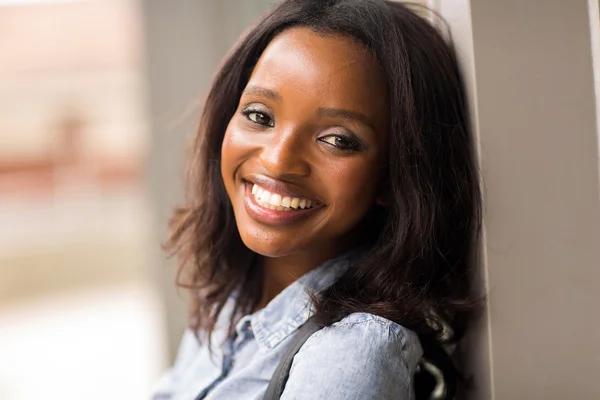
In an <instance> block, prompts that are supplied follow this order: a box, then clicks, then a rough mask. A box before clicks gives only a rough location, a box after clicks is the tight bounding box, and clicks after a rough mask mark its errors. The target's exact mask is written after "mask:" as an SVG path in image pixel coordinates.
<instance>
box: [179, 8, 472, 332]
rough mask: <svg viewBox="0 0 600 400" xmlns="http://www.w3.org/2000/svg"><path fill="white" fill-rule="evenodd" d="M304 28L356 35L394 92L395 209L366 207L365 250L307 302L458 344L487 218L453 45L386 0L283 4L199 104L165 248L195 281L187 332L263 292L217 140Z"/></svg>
mask: <svg viewBox="0 0 600 400" xmlns="http://www.w3.org/2000/svg"><path fill="white" fill-rule="evenodd" d="M295 26H303V27H307V28H309V29H312V30H313V31H314V32H316V33H318V34H323V35H328V34H338V35H339V34H341V35H346V36H349V37H352V38H354V39H357V40H358V41H360V42H362V43H363V44H364V45H365V46H366V48H368V49H369V50H370V51H371V52H372V53H373V55H374V56H375V57H376V59H377V61H378V63H379V64H380V66H381V68H382V70H383V72H384V74H385V76H386V78H387V87H388V97H389V107H390V110H389V115H390V121H389V153H388V155H387V160H385V162H386V166H387V171H386V177H387V180H386V182H387V184H388V186H389V188H388V191H389V193H390V196H389V199H390V204H389V205H388V206H387V207H385V208H382V207H375V208H374V210H373V211H372V213H370V214H369V230H370V238H371V241H372V243H371V245H370V246H369V247H368V248H369V250H368V251H367V252H366V253H365V254H364V256H363V257H361V258H360V259H357V260H356V265H355V266H354V267H353V268H350V270H349V271H348V272H347V273H346V274H345V275H344V276H343V277H342V278H341V279H340V280H339V281H337V282H336V283H334V284H333V285H332V286H331V287H330V288H329V289H327V290H326V291H324V292H323V293H319V295H318V296H317V297H315V305H314V306H315V309H316V315H317V317H318V318H319V319H320V321H321V322H322V323H323V324H330V323H332V322H333V321H335V320H337V319H339V318H342V317H343V316H345V315H348V314H350V313H353V312H368V313H372V314H376V315H380V316H382V317H385V318H387V319H390V320H392V321H395V322H397V323H399V324H401V325H403V326H405V327H407V328H409V329H412V330H414V331H415V332H417V333H418V334H419V335H421V336H422V337H428V338H431V339H432V340H435V341H437V342H440V341H452V340H458V339H460V338H461V337H462V335H463V333H464V332H465V329H466V328H467V325H468V322H469V319H470V317H471V315H472V312H473V310H474V309H476V307H477V304H478V297H477V296H476V294H475V293H474V292H473V291H472V288H471V283H470V279H469V276H470V273H469V259H470V257H469V256H470V253H471V250H472V249H473V245H474V234H476V233H477V232H478V229H479V225H480V219H481V198H480V190H479V177H478V173H477V167H476V163H475V160H474V145H473V140H472V137H471V132H470V129H469V120H468V115H467V103H466V99H465V93H464V87H463V81H462V77H461V73H460V71H459V67H458V63H457V60H456V54H455V52H454V49H453V46H452V44H451V43H449V41H447V40H446V39H445V38H444V37H443V35H442V34H441V33H440V32H439V31H438V29H436V27H435V26H433V25H432V24H431V23H430V22H429V21H428V20H427V19H425V18H423V17H422V16H420V15H419V14H418V13H417V12H415V11H414V10H413V9H411V8H410V7H408V6H406V5H403V4H400V3H397V2H392V1H383V0H287V1H283V2H282V3H280V4H279V5H277V6H276V7H275V8H273V10H272V11H271V12H269V13H268V14H266V15H265V16H264V17H263V18H262V20H261V21H259V22H258V24H257V25H256V26H254V27H253V28H252V29H251V30H250V31H249V32H248V33H247V34H246V36H245V37H243V38H242V39H241V40H240V41H239V42H238V44H237V46H236V47H235V48H234V49H233V50H232V51H231V52H230V54H229V55H228V56H227V58H226V60H225V61H224V63H223V64H222V66H221V68H220V70H219V71H218V73H217V75H216V78H215V80H214V82H213V85H212V89H211V90H210V93H209V95H208V97H207V99H206V103H205V108H204V112H203V115H202V119H201V123H200V128H199V131H198V135H197V139H196V143H195V147H194V153H193V155H192V159H191V164H190V169H189V187H188V199H187V203H186V204H185V205H184V207H182V208H180V209H178V210H177V211H176V212H175V215H174V218H173V221H172V222H173V223H172V233H171V237H170V240H169V242H168V246H167V247H168V248H170V249H171V250H173V251H174V252H177V253H178V254H179V255H180V256H181V257H182V260H181V269H180V283H181V284H182V285H183V286H185V287H187V288H189V289H191V294H192V302H191V313H192V317H193V318H192V319H191V326H192V328H194V329H195V330H198V329H201V330H203V331H204V332H207V333H209V334H210V332H211V331H212V329H213V327H214V323H215V321H216V318H217V317H218V315H219V313H220V312H221V310H222V307H223V305H224V303H225V301H226V299H227V298H228V297H229V296H230V294H231V293H232V291H233V290H234V289H235V288H238V290H239V292H238V295H237V297H236V298H237V304H236V310H235V312H234V314H233V315H232V317H231V318H232V320H231V324H232V326H233V324H234V323H235V321H234V320H233V318H234V315H239V313H240V312H242V313H247V312H250V311H251V310H252V308H253V307H254V306H255V305H256V303H257V302H258V300H259V299H260V290H261V283H262V279H261V272H260V271H259V270H258V267H257V266H256V265H257V264H256V263H253V262H251V260H252V257H253V254H252V252H251V251H250V250H248V249H247V248H246V247H245V246H244V245H243V243H242V241H241V238H240V235H239V233H238V231H237V228H236V224H235V220H234V216H233V210H232V206H231V203H230V201H229V199H228V197H227V193H226V191H225V188H224V184H223V181H222V178H221V174H220V158H221V155H220V154H221V144H222V141H223V136H224V134H225V130H226V127H227V125H228V123H229V120H230V119H231V118H232V116H233V115H234V113H235V110H236V109H237V106H238V102H239V100H240V96H241V93H242V91H243V89H244V88H245V86H246V84H247V82H248V79H249V77H250V75H251V73H252V71H253V68H254V66H255V64H256V62H257V61H258V59H259V57H260V56H261V54H262V52H263V51H264V49H265V48H266V47H267V45H268V44H269V42H270V41H271V40H272V39H273V38H274V37H275V36H276V35H277V34H279V33H281V32H282V31H284V30H286V29H288V28H291V27H295Z"/></svg>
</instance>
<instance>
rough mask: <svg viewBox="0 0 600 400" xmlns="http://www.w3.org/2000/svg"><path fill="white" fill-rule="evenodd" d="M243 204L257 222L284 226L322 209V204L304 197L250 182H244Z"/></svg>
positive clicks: (308, 216)
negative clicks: (269, 189)
mask: <svg viewBox="0 0 600 400" xmlns="http://www.w3.org/2000/svg"><path fill="white" fill-rule="evenodd" d="M244 187H245V196H244V206H245V208H246V212H247V213H248V215H249V216H250V217H251V218H252V219H254V220H255V221H257V222H260V223H262V224H266V225H271V226H286V225H289V224H293V223H296V222H300V221H302V220H305V219H306V218H310V217H311V216H312V215H314V214H315V213H319V212H320V211H321V210H323V209H324V206H323V204H321V203H317V202H315V201H312V200H309V199H307V198H305V197H292V196H284V195H282V194H281V193H273V192H270V191H268V190H266V189H265V188H262V187H260V186H259V185H257V184H255V183H252V182H245V184H244Z"/></svg>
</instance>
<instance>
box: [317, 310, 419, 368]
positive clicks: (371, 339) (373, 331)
mask: <svg viewBox="0 0 600 400" xmlns="http://www.w3.org/2000/svg"><path fill="white" fill-rule="evenodd" d="M330 341H335V342H336V343H339V345H340V346H344V347H346V355H347V356H348V355H351V353H352V352H363V351H369V352H373V353H379V352H381V353H383V354H388V355H391V354H394V355H398V356H401V358H402V359H403V360H404V361H406V362H407V363H408V364H409V365H416V364H417V363H418V361H419V359H420V358H421V355H422V350H421V345H420V342H419V338H418V336H417V334H416V333H415V332H413V331H411V330H410V329H407V328H405V327H404V326H402V325H400V324H398V323H396V322H394V321H391V320H389V319H386V318H383V317H380V316H378V315H374V314H370V313H364V312H357V313H352V314H350V315H348V316H346V317H345V318H343V319H342V320H340V321H338V322H336V323H334V324H332V325H331V326H328V327H325V328H323V329H321V330H319V331H317V332H316V333H315V334H314V335H313V336H312V337H311V338H309V340H308V341H307V342H306V345H307V348H310V347H321V346H320V345H322V344H325V342H330Z"/></svg>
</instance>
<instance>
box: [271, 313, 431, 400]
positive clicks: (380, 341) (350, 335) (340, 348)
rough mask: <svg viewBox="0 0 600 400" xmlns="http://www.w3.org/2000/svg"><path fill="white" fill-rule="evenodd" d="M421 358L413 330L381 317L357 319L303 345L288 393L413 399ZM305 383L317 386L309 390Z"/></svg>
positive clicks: (360, 316)
mask: <svg viewBox="0 0 600 400" xmlns="http://www.w3.org/2000/svg"><path fill="white" fill-rule="evenodd" d="M421 355H422V351H421V346H420V344H419V339H418V337H417V335H416V334H415V333H414V332H412V331H411V330H409V329H407V328H405V327H403V326H402V325H399V324H397V323H395V322H393V321H390V320H388V319H385V318H382V317H379V316H377V315H373V314H369V313H353V314H350V315H348V316H347V317H345V318H344V319H342V320H340V321H338V322H336V323H334V324H332V325H331V326H328V327H325V328H323V329H321V330H319V331H317V332H316V333H314V334H313V335H312V336H311V337H310V338H309V339H308V340H307V341H306V343H304V345H303V346H302V348H301V349H300V351H299V352H298V354H296V357H295V358H294V362H293V364H292V369H291V371H290V379H289V381H288V384H287V385H286V390H285V392H287V393H289V394H290V395H291V394H293V393H296V391H299V390H301V391H303V392H304V394H306V390H309V391H310V390H313V391H315V393H312V394H314V395H315V396H317V397H315V398H328V399H338V398H339V399H343V398H345V399H353V398H362V399H375V398H377V399H388V398H390V399H391V398H402V399H409V398H412V377H413V376H414V372H415V369H416V367H417V364H418V362H419V359H420V358H421ZM303 382H304V384H303ZM306 382H312V383H314V385H313V384H311V385H310V388H307V386H306V384H305V383H306ZM285 392H284V394H285ZM292 398H293V396H292ZM303 398H304V397H303ZM305 398H310V397H305ZM282 399H285V396H283V397H282Z"/></svg>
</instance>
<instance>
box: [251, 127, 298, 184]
mask: <svg viewBox="0 0 600 400" xmlns="http://www.w3.org/2000/svg"><path fill="white" fill-rule="evenodd" d="M277 136H278V135H274V138H273V140H271V141H269V142H268V143H266V144H265V145H264V146H263V147H262V149H261V152H260V154H259V156H258V159H259V160H260V162H261V164H262V165H263V166H264V167H265V169H266V170H267V171H268V172H269V174H270V175H271V176H272V177H273V178H276V177H284V176H306V175H308V174H309V173H310V165H309V163H308V161H307V154H306V148H305V146H304V145H303V144H302V143H300V141H299V139H300V138H299V137H298V135H297V134H294V133H289V134H285V135H280V136H279V137H277Z"/></svg>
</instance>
